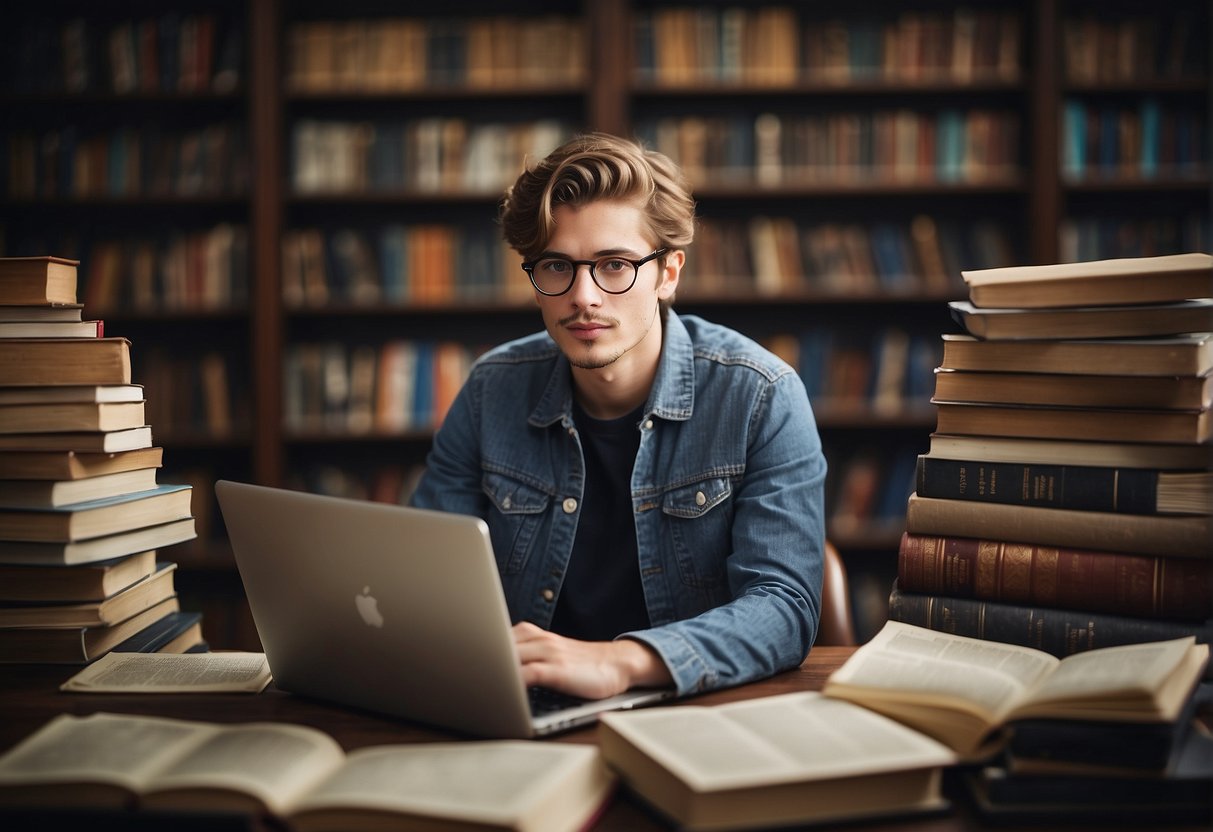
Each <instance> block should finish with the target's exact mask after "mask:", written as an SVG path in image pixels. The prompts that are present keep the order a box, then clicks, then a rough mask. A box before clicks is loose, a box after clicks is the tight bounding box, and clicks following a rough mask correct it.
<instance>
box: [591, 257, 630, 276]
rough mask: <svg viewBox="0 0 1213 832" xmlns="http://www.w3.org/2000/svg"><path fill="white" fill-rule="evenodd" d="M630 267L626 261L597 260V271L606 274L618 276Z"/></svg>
mask: <svg viewBox="0 0 1213 832" xmlns="http://www.w3.org/2000/svg"><path fill="white" fill-rule="evenodd" d="M631 267H632V264H631V263H629V262H628V261H627V260H599V261H598V265H597V267H596V268H597V269H598V271H600V272H605V273H607V274H620V273H622V272H624V271H626V270H628V269H630V268H631Z"/></svg>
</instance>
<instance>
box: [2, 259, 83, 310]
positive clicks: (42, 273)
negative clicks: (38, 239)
mask: <svg viewBox="0 0 1213 832" xmlns="http://www.w3.org/2000/svg"><path fill="white" fill-rule="evenodd" d="M79 265H80V261H78V260H68V259H67V258H64V257H0V305H5V306H28V305H38V306H41V305H49V304H56V303H66V304H74V303H75V302H76V267H77V266H79Z"/></svg>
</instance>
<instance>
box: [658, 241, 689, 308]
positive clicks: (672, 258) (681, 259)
mask: <svg viewBox="0 0 1213 832" xmlns="http://www.w3.org/2000/svg"><path fill="white" fill-rule="evenodd" d="M685 262H686V252H685V251H683V250H682V249H674V250H673V251H671V252H669V253H668V254H666V256H665V265H664V266H662V267H661V274H660V275H659V276H658V283H657V297H658V298H659V299H661V300H667V299H668V298H672V297H673V296H674V292H675V291H676V290H677V289H678V278H679V276H680V275H681V274H682V266H683V264H684V263H685Z"/></svg>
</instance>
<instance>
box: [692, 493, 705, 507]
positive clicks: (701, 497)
mask: <svg viewBox="0 0 1213 832" xmlns="http://www.w3.org/2000/svg"><path fill="white" fill-rule="evenodd" d="M707 501H708V498H707V496H706V495H705V494H704V493H703V492H702V491H696V492H695V505H697V506H701V505H703V504H704V503H706V502H707Z"/></svg>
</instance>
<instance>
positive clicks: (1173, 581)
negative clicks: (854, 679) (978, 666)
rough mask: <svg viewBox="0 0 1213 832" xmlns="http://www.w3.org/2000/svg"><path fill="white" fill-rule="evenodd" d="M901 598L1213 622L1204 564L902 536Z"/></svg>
mask: <svg viewBox="0 0 1213 832" xmlns="http://www.w3.org/2000/svg"><path fill="white" fill-rule="evenodd" d="M897 586H898V588H899V589H901V590H902V591H904V592H917V593H924V594H927V595H943V596H954V597H960V598H978V599H981V600H986V601H1005V602H1008V603H1015V604H1032V605H1040V606H1044V607H1063V608H1067V609H1073V610H1091V611H1094V612H1108V613H1113V614H1117V615H1137V616H1144V617H1148V618H1170V619H1188V620H1194V621H1205V620H1207V619H1209V618H1213V586H1211V582H1210V572H1209V564H1208V562H1206V561H1204V560H1201V559H1199V558H1172V557H1160V556H1157V555H1126V554H1120V553H1118V552H1104V551H1098V550H1092V549H1074V548H1070V547H1058V546H1045V545H1041V544H1037V543H1011V542H1008V541H1004V540H978V539H976V538H971V537H941V536H938V535H925V534H909V533H908V532H907V533H906V534H903V535H902V536H901V544H900V546H899V547H898V551H897Z"/></svg>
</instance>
